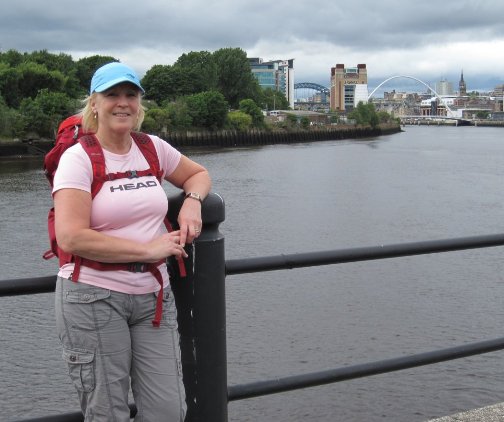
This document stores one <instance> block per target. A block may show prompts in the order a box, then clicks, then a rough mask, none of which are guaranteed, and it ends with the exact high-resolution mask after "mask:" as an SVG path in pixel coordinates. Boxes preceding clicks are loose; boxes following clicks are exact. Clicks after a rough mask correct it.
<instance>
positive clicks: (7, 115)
mask: <svg viewBox="0 0 504 422" xmlns="http://www.w3.org/2000/svg"><path fill="white" fill-rule="evenodd" d="M23 128H24V120H23V117H22V116H21V114H20V113H19V112H18V111H17V110H14V109H12V108H9V107H7V104H5V100H4V99H3V98H2V97H1V96H0V136H2V137H5V138H14V137H17V136H19V135H20V134H21V133H22V131H23Z"/></svg>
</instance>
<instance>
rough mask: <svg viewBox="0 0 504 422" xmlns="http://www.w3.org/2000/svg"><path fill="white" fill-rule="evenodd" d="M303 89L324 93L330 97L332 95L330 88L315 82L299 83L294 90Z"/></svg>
mask: <svg viewBox="0 0 504 422" xmlns="http://www.w3.org/2000/svg"><path fill="white" fill-rule="evenodd" d="M302 88H306V89H313V90H315V91H319V92H322V93H323V94H326V95H329V94H330V93H331V91H330V90H329V88H327V87H325V86H323V85H320V84H316V83H313V82H298V83H297V84H294V89H302Z"/></svg>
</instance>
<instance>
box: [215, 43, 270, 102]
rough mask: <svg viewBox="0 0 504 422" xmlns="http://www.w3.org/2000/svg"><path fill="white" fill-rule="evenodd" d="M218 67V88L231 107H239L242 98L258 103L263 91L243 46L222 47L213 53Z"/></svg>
mask: <svg viewBox="0 0 504 422" xmlns="http://www.w3.org/2000/svg"><path fill="white" fill-rule="evenodd" d="M213 57H214V59H215V63H216V65H217V69H218V75H217V88H218V90H219V91H220V92H222V94H223V95H224V98H225V99H226V101H227V102H228V103H229V105H230V106H231V108H238V104H239V102H240V100H243V99H245V98H252V99H253V100H254V101H256V103H257V102H258V101H257V100H258V99H260V97H261V91H260V89H261V88H260V87H259V84H258V82H257V80H256V78H255V77H254V76H253V75H252V71H251V70H250V64H249V61H248V59H247V54H246V53H245V51H243V50H242V49H241V48H221V49H220V50H217V51H215V52H214V53H213Z"/></svg>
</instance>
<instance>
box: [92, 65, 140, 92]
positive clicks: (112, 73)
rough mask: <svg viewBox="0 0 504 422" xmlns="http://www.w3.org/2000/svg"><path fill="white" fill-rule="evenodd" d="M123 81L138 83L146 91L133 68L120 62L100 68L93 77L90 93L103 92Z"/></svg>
mask: <svg viewBox="0 0 504 422" xmlns="http://www.w3.org/2000/svg"><path fill="white" fill-rule="evenodd" d="M122 82H129V83H132V84H133V85H136V86H137V87H138V88H140V90H141V91H142V94H143V93H145V91H144V89H143V88H142V85H140V80H139V79H138V76H137V74H136V73H135V71H134V70H133V69H131V68H130V67H128V66H126V65H125V64H122V63H119V62H113V63H108V64H106V65H103V66H102V67H100V68H98V69H97V70H96V72H95V73H94V75H93V78H92V79H91V88H90V90H89V93H90V94H92V93H93V92H103V91H106V90H107V89H109V88H111V87H113V86H114V85H117V84H120V83H122Z"/></svg>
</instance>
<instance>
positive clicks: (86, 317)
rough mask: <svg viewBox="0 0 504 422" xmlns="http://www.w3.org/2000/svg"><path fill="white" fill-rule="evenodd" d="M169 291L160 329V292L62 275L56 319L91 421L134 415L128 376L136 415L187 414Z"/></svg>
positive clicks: (146, 421)
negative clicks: (124, 289)
mask: <svg viewBox="0 0 504 422" xmlns="http://www.w3.org/2000/svg"><path fill="white" fill-rule="evenodd" d="M164 290H165V291H164V298H163V299H164V303H163V320H162V322H161V326H160V327H159V328H156V327H153V326H152V319H153V318H154V310H155V306H156V294H155V293H149V294H144V295H128V294H125V293H119V292H114V291H110V290H106V289H102V288H100V287H94V286H91V285H88V284H84V283H74V282H72V281H70V280H67V279H63V278H61V277H58V281H57V284H56V325H57V330H58V335H59V338H60V340H61V343H62V345H63V359H64V360H65V362H66V363H67V364H68V371H69V375H70V378H71V380H72V382H73V384H74V386H75V388H76V389H77V392H78V395H79V400H80V403H81V408H82V412H83V414H84V416H85V420H86V421H93V422H94V421H107V422H125V421H128V422H129V421H130V417H129V415H130V411H129V408H128V394H129V388H130V378H131V389H132V392H133V398H134V400H135V404H136V406H137V408H138V413H137V415H136V417H135V422H139V421H142V422H158V421H173V422H180V421H183V420H184V417H185V412H186V404H185V392H184V386H183V383H182V369H181V362H180V347H179V337H178V331H177V319H176V309H175V302H174V300H173V294H172V292H171V289H170V288H169V287H167V288H166V289H164Z"/></svg>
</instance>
